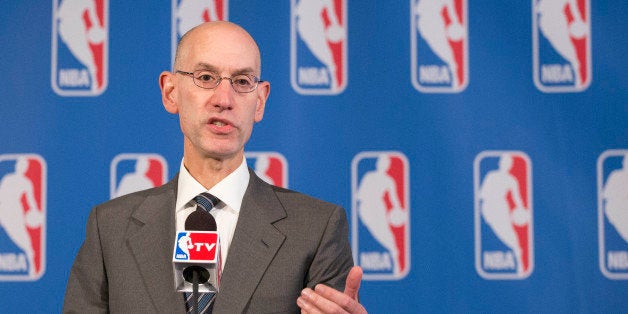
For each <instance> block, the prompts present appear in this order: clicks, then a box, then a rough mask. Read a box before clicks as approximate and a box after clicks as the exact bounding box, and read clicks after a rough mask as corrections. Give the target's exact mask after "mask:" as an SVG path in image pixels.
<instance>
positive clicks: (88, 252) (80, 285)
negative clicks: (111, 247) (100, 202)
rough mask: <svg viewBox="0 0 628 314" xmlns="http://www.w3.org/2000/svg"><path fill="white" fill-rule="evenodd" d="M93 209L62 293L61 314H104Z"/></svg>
mask: <svg viewBox="0 0 628 314" xmlns="http://www.w3.org/2000/svg"><path fill="white" fill-rule="evenodd" d="M97 212H98V208H97V207H96V208H94V209H93V210H92V212H91V213H90V215H89V218H88V220H87V227H86V231H85V242H83V245H82V246H81V249H80V250H79V252H78V254H77V256H76V259H75V260H74V265H73V266H72V269H71V271H70V278H69V280H68V285H67V288H66V292H65V299H64V303H63V313H107V312H108V311H109V306H108V304H109V302H108V285H107V276H106V269H105V265H104V261H103V254H102V247H101V242H100V233H99V228H98V218H97Z"/></svg>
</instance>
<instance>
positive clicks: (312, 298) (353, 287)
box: [297, 266, 366, 313]
mask: <svg viewBox="0 0 628 314" xmlns="http://www.w3.org/2000/svg"><path fill="white" fill-rule="evenodd" d="M361 281H362V268H360V267H359V266H354V267H353V268H351V271H349V275H348V276H347V282H346V284H345V291H344V292H340V291H338V290H336V289H334V288H331V287H328V286H326V285H323V284H318V285H316V287H314V290H312V289H310V288H305V289H303V290H302V291H301V296H300V297H299V298H298V299H297V305H298V306H299V307H300V308H301V313H366V309H365V308H364V307H363V306H362V304H360V303H359V301H358V291H359V290H360V282H361Z"/></svg>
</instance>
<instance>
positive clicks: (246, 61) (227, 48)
mask: <svg viewBox="0 0 628 314" xmlns="http://www.w3.org/2000/svg"><path fill="white" fill-rule="evenodd" d="M188 35H189V36H188V38H185V40H184V41H183V42H182V43H181V45H182V46H181V55H180V57H181V60H180V66H181V67H185V69H186V70H192V69H191V68H193V69H199V68H206V67H207V65H210V66H211V67H212V68H214V69H215V70H218V71H227V72H232V71H242V70H249V71H252V72H255V73H258V72H259V68H260V56H259V50H258V48H257V45H256V44H255V41H253V39H252V38H251V37H250V36H249V35H248V33H246V32H245V31H244V30H242V29H240V28H237V27H233V26H231V25H226V26H225V25H221V26H216V27H201V28H199V29H196V30H194V31H193V33H190V34H188Z"/></svg>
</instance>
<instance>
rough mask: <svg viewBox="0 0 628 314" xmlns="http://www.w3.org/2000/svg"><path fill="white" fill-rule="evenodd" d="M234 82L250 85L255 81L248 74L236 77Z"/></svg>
mask: <svg viewBox="0 0 628 314" xmlns="http://www.w3.org/2000/svg"><path fill="white" fill-rule="evenodd" d="M233 84H236V85H241V86H250V85H252V84H253V82H252V81H251V80H250V79H249V78H248V77H246V76H243V77H235V78H234V79H233Z"/></svg>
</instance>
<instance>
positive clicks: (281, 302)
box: [63, 22, 366, 313]
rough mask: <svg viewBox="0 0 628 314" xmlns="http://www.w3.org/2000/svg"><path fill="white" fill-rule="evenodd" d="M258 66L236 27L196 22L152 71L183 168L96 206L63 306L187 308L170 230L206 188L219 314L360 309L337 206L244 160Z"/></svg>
mask: <svg viewBox="0 0 628 314" xmlns="http://www.w3.org/2000/svg"><path fill="white" fill-rule="evenodd" d="M260 72H261V61H260V53H259V48H258V47H257V44H256V43H255V41H254V40H253V38H251V36H250V35H249V34H248V33H247V32H246V31H245V30H244V29H242V28H241V27H239V26H237V25H235V24H233V23H229V22H212V23H206V24H202V25H200V26H198V27H196V28H194V29H192V30H191V31H190V32H188V33H187V34H186V35H185V36H183V37H182V39H181V41H180V43H179V46H178V48H177V54H176V57H175V63H174V70H173V72H163V73H162V74H161V75H160V78H159V83H160V87H161V92H162V100H163V104H164V107H165V109H166V111H168V112H169V113H172V114H178V115H179V120H180V125H181V130H182V132H183V135H184V152H183V161H182V164H181V167H180V172H179V173H178V175H177V176H176V177H175V178H174V179H173V180H172V181H170V182H168V183H167V184H165V185H163V186H161V187H158V188H154V189H149V190H145V191H141V192H137V193H133V194H129V195H126V196H123V197H120V198H117V199H113V200H111V201H109V202H106V203H104V204H101V205H99V206H96V207H95V208H94V209H93V210H92V212H91V214H90V216H89V219H88V222H87V230H86V238H85V242H84V244H83V245H82V247H81V249H80V251H79V253H78V255H77V257H76V260H75V262H74V265H73V267H72V270H71V273H70V278H69V281H68V286H67V291H66V296H65V303H64V309H63V311H64V312H67V313H71V312H81V313H83V312H89V313H91V312H113V313H183V312H185V311H186V305H185V302H184V297H183V295H182V293H179V292H176V291H175V287H174V271H173V266H172V253H173V246H174V238H175V231H176V230H181V229H182V228H183V227H182V226H183V221H184V220H185V218H186V216H187V214H188V213H189V212H191V211H192V210H193V207H194V205H191V203H193V201H192V200H193V198H194V196H195V195H196V194H197V193H199V192H207V191H209V192H210V193H212V194H214V195H215V196H217V197H218V198H219V199H220V202H219V204H218V205H217V206H216V208H215V209H214V210H212V212H211V213H212V214H213V215H214V216H215V217H216V220H217V224H218V231H219V233H220V236H221V242H222V243H221V247H222V248H223V250H222V253H223V254H222V259H223V265H224V266H223V271H222V277H221V284H220V292H219V293H218V294H217V296H216V298H215V301H214V303H213V311H214V313H242V312H251V313H268V312H273V313H277V312H279V313H285V312H288V313H291V312H298V311H299V309H301V311H302V312H304V313H321V312H322V313H325V312H333V313H344V312H349V313H365V312H366V311H365V309H364V307H362V306H361V305H360V304H359V302H358V300H357V293H358V289H359V285H360V280H361V277H362V271H361V269H360V268H359V267H352V265H353V261H352V257H351V251H350V246H349V243H348V224H347V220H346V215H345V212H344V210H343V209H342V208H340V207H338V206H336V205H333V204H330V203H327V202H324V201H321V200H317V199H314V198H311V197H309V196H306V195H303V194H300V193H297V192H294V191H290V190H286V189H281V188H278V187H275V186H272V185H269V184H267V183H265V182H263V180H261V179H260V178H258V177H257V176H256V175H255V173H254V172H253V171H252V170H251V169H248V168H247V166H246V160H245V158H244V144H245V143H246V142H247V141H248V139H249V137H250V135H251V131H252V129H253V124H254V123H256V122H259V121H261V120H262V117H263V114H264V106H265V103H266V99H267V98H268V95H269V93H270V84H269V83H268V82H265V81H259V76H260V75H261V73H260ZM223 240H224V241H223ZM341 291H342V292H341Z"/></svg>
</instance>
